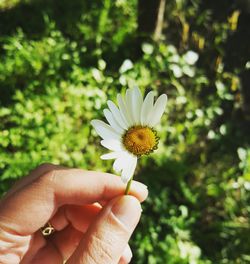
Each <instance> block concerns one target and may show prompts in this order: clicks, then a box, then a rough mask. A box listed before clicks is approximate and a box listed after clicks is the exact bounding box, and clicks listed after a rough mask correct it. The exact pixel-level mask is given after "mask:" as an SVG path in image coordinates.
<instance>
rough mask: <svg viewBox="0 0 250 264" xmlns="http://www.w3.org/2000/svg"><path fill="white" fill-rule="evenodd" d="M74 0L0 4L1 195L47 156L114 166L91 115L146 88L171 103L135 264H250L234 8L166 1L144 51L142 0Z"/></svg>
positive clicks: (248, 160)
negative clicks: (161, 27) (232, 44)
mask: <svg viewBox="0 0 250 264" xmlns="http://www.w3.org/2000/svg"><path fill="white" fill-rule="evenodd" d="M10 2H11V1H10ZM10 2H9V3H10ZM52 2H53V3H52ZM69 2H70V1H46V0H45V1H39V0H36V1H35V0H33V1H25V2H23V3H18V1H13V6H12V4H9V5H8V7H7V6H5V7H4V9H3V10H2V11H0V12H1V13H2V16H1V18H0V25H2V24H4V23H6V21H9V22H11V23H9V24H6V25H7V26H6V27H5V28H3V30H2V35H1V39H0V54H1V60H0V93H1V96H0V106H1V108H0V119H1V122H0V161H1V163H0V175H1V176H0V180H1V187H0V188H1V193H4V192H5V191H6V190H7V189H8V188H9V187H10V185H11V184H12V183H13V182H14V181H15V180H16V179H18V178H20V177H22V176H23V175H25V174H26V173H28V171H29V170H30V169H32V168H34V167H35V166H37V165H38V164H40V163H42V162H53V163H58V164H63V165H67V166H75V167H81V168H85V169H92V170H93V169H95V170H102V171H111V170H110V168H111V163H109V162H107V161H105V162H103V161H101V160H100V159H99V156H100V155H101V154H102V153H103V149H102V148H101V147H100V144H99V138H98V137H97V135H96V134H95V132H94V130H93V129H92V128H91V126H90V120H92V119H93V118H103V115H102V111H101V110H102V109H103V108H105V106H106V101H107V99H115V95H116V94H117V92H119V91H121V92H123V90H124V89H125V88H127V87H131V86H133V85H135V84H138V85H139V87H140V88H141V89H142V91H148V90H150V89H152V90H154V91H155V93H156V94H159V93H167V94H168V97H169V103H168V108H167V111H166V115H165V116H164V119H163V122H162V125H161V126H159V127H158V130H159V134H160V137H161V142H160V146H159V149H158V151H157V152H156V153H155V154H153V155H152V156H150V157H143V158H142V159H141V161H140V167H139V168H138V170H137V176H136V177H137V179H138V180H140V181H142V182H145V183H146V184H147V185H148V186H149V191H150V194H149V198H148V200H147V201H146V202H145V204H144V213H143V218H142V221H141V223H140V225H139V227H138V229H137V232H136V233H135V235H134V237H133V240H132V246H133V251H134V255H135V256H134V262H135V263H138V264H142V263H150V264H154V263H170V264H171V263H173V264H175V263H183V264H185V263H192V264H194V263H248V262H249V261H250V255H249V252H250V246H249V245H250V240H249V231H250V229H249V212H250V207H249V201H250V195H249V190H250V146H249V136H248V135H249V132H250V131H249V127H250V126H249V120H248V118H247V116H245V115H244V112H243V111H242V101H243V100H244V98H243V96H244V95H243V93H242V92H241V91H242V90H241V81H240V76H241V75H240V74H241V73H242V72H244V71H245V63H246V62H245V61H243V62H242V61H240V60H239V61H237V62H236V63H235V64H233V63H231V64H230V59H228V56H229V55H228V53H227V45H228V40H229V39H230V38H231V37H232V34H236V32H237V31H236V29H237V13H235V12H237V11H238V9H237V8H238V7H237V6H235V5H234V3H233V4H232V5H231V6H230V8H229V7H228V8H226V9H225V12H224V13H223V14H222V15H223V17H222V18H221V17H220V19H218V14H217V13H216V12H215V9H213V8H212V7H211V6H209V4H207V3H206V2H205V4H202V1H198V0H195V1H186V0H182V1H169V2H168V3H167V10H166V12H167V13H166V16H167V19H166V22H167V26H166V34H164V36H165V37H164V38H163V39H162V41H160V42H159V43H154V42H153V41H150V40H149V41H148V42H144V43H141V46H140V48H141V51H142V55H141V56H138V55H137V46H136V43H137V42H136V15H137V11H136V1H135V0H133V1H129V2H128V1H123V0H117V1H110V0H105V1H103V2H99V1H91V3H90V2H89V3H86V2H87V1H80V0H79V1H76V0H75V1H74V4H72V3H69ZM3 3H4V2H3ZM57 5H58V6H60V7H61V8H62V10H63V12H64V16H63V17H62V16H61V15H59V14H58V13H57V11H56V6H57ZM228 5H229V4H227V5H226V6H228ZM0 7H1V8H3V6H1V5H0ZM27 10H33V11H34V14H32V12H31V13H29V14H28V13H27ZM74 12H75V16H72V14H73V13H74ZM14 15H15V16H14ZM26 15H28V16H29V20H28V19H26ZM10 20H11V21H10ZM20 21H21V22H20ZM30 21H34V23H30ZM19 22H20V25H21V26H20V27H18V26H19V25H18V23H19ZM235 23H236V26H235ZM235 27H236V28H235ZM176 28H177V29H178V30H176ZM1 29H2V27H1ZM209 34H210V35H209ZM208 36H209V37H208ZM206 38H207V39H206ZM205 39H206V41H205ZM239 41H240V40H239ZM235 52H236V53H237V51H235ZM239 54H241V53H239ZM228 65H231V66H230V67H229V66H228Z"/></svg>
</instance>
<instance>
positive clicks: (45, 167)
mask: <svg viewBox="0 0 250 264" xmlns="http://www.w3.org/2000/svg"><path fill="white" fill-rule="evenodd" d="M52 166H55V165H54V164H52V163H49V162H44V163H41V164H40V165H39V166H38V167H37V168H38V169H47V168H50V167H52Z"/></svg>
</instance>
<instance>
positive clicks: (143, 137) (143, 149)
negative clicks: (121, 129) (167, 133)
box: [123, 126, 159, 156]
mask: <svg viewBox="0 0 250 264" xmlns="http://www.w3.org/2000/svg"><path fill="white" fill-rule="evenodd" d="M158 141H159V138H158V136H157V134H156V131H154V130H153V129H152V128H149V127H144V126H134V127H131V128H129V130H128V131H127V132H126V133H125V135H124V136H123V144H124V146H125V148H126V149H127V150H128V151H129V152H132V153H133V154H134V155H136V156H141V155H143V154H149V153H150V152H153V151H154V150H155V149H157V145H158Z"/></svg>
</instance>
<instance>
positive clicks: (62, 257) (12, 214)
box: [0, 164, 148, 264]
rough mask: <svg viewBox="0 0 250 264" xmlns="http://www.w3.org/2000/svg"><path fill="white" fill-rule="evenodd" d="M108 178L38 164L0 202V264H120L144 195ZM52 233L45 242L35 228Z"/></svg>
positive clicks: (140, 186) (126, 255) (144, 191)
mask: <svg viewBox="0 0 250 264" xmlns="http://www.w3.org/2000/svg"><path fill="white" fill-rule="evenodd" d="M124 190H125V186H124V184H123V183H122V181H121V179H120V178H119V177H117V176H115V175H112V174H108V173H100V172H93V171H84V170H79V169H68V168H64V167H61V166H56V165H52V164H43V165H41V166H39V167H38V168H36V169H35V170H33V171H32V172H31V173H30V174H29V175H28V176H27V177H24V178H22V179H21V180H20V181H19V182H17V183H16V185H15V186H14V187H13V188H12V189H11V190H10V191H9V192H8V193H7V194H6V195H5V197H4V198H3V199H2V200H1V201H0V263H2V264H5V263H6V264H7V263H8V264H16V263H21V264H26V263H32V264H39V263H46V264H50V263H51V264H52V263H53V264H57V263H60V264H61V263H63V261H65V263H67V264H72V263H74V264H78V263H79V264H81V263H84V264H107V263H109V264H117V263H119V264H122V263H129V261H130V260H131V258H132V253H131V249H130V248H129V246H128V241H129V238H130V236H131V234H132V233H133V231H134V229H135V227H136V225H137V224H138V222H139V219H140V216H141V205H140V202H143V201H144V200H145V199H146V197H147V195H148V191H147V188H146V186H145V185H143V184H141V183H139V182H136V181H133V183H132V186H131V191H130V195H126V196H125V195H123V194H124ZM48 221H50V223H51V224H52V226H53V227H54V228H55V229H56V232H55V233H53V234H52V235H50V236H49V237H46V238H45V237H44V236H43V235H42V234H41V231H40V228H41V227H43V226H44V225H45V224H46V223H47V222H48Z"/></svg>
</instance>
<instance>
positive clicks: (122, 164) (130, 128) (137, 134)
mask: <svg viewBox="0 0 250 264" xmlns="http://www.w3.org/2000/svg"><path fill="white" fill-rule="evenodd" d="M117 102H118V107H117V106H116V105H115V104H114V103H113V102H112V101H110V100H109V101H108V102H107V104H108V109H104V110H103V112H104V115H105V118H106V119H107V122H108V123H109V124H107V123H105V122H103V121H101V120H97V119H95V120H92V121H91V124H92V126H93V127H94V128H95V130H96V132H97V134H99V135H100V136H101V137H102V139H103V140H102V141H101V144H102V145H103V146H104V147H105V148H107V149H109V150H111V152H110V153H108V154H104V155H102V156H101V159H104V160H108V159H115V161H114V164H113V169H114V171H115V172H116V173H121V179H122V181H123V182H124V183H128V181H129V180H130V179H131V178H132V176H133V174H134V171H135V168H136V164H137V160H138V157H140V156H141V155H146V154H149V153H151V152H153V151H154V150H155V149H157V146H158V141H159V138H158V136H157V133H156V131H155V129H154V127H155V125H157V124H158V123H159V122H160V120H161V117H162V115H163V113H164V110H165V107H166V103H167V95H166V94H162V95H161V96H160V97H159V98H158V99H157V100H156V102H155V103H154V93H153V92H152V91H151V92H149V93H148V94H147V95H146V97H145V99H144V100H143V97H142V94H141V92H140V90H139V88H138V87H135V88H132V89H131V88H130V89H127V91H126V94H125V97H124V98H123V97H122V96H121V94H118V95H117Z"/></svg>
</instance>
